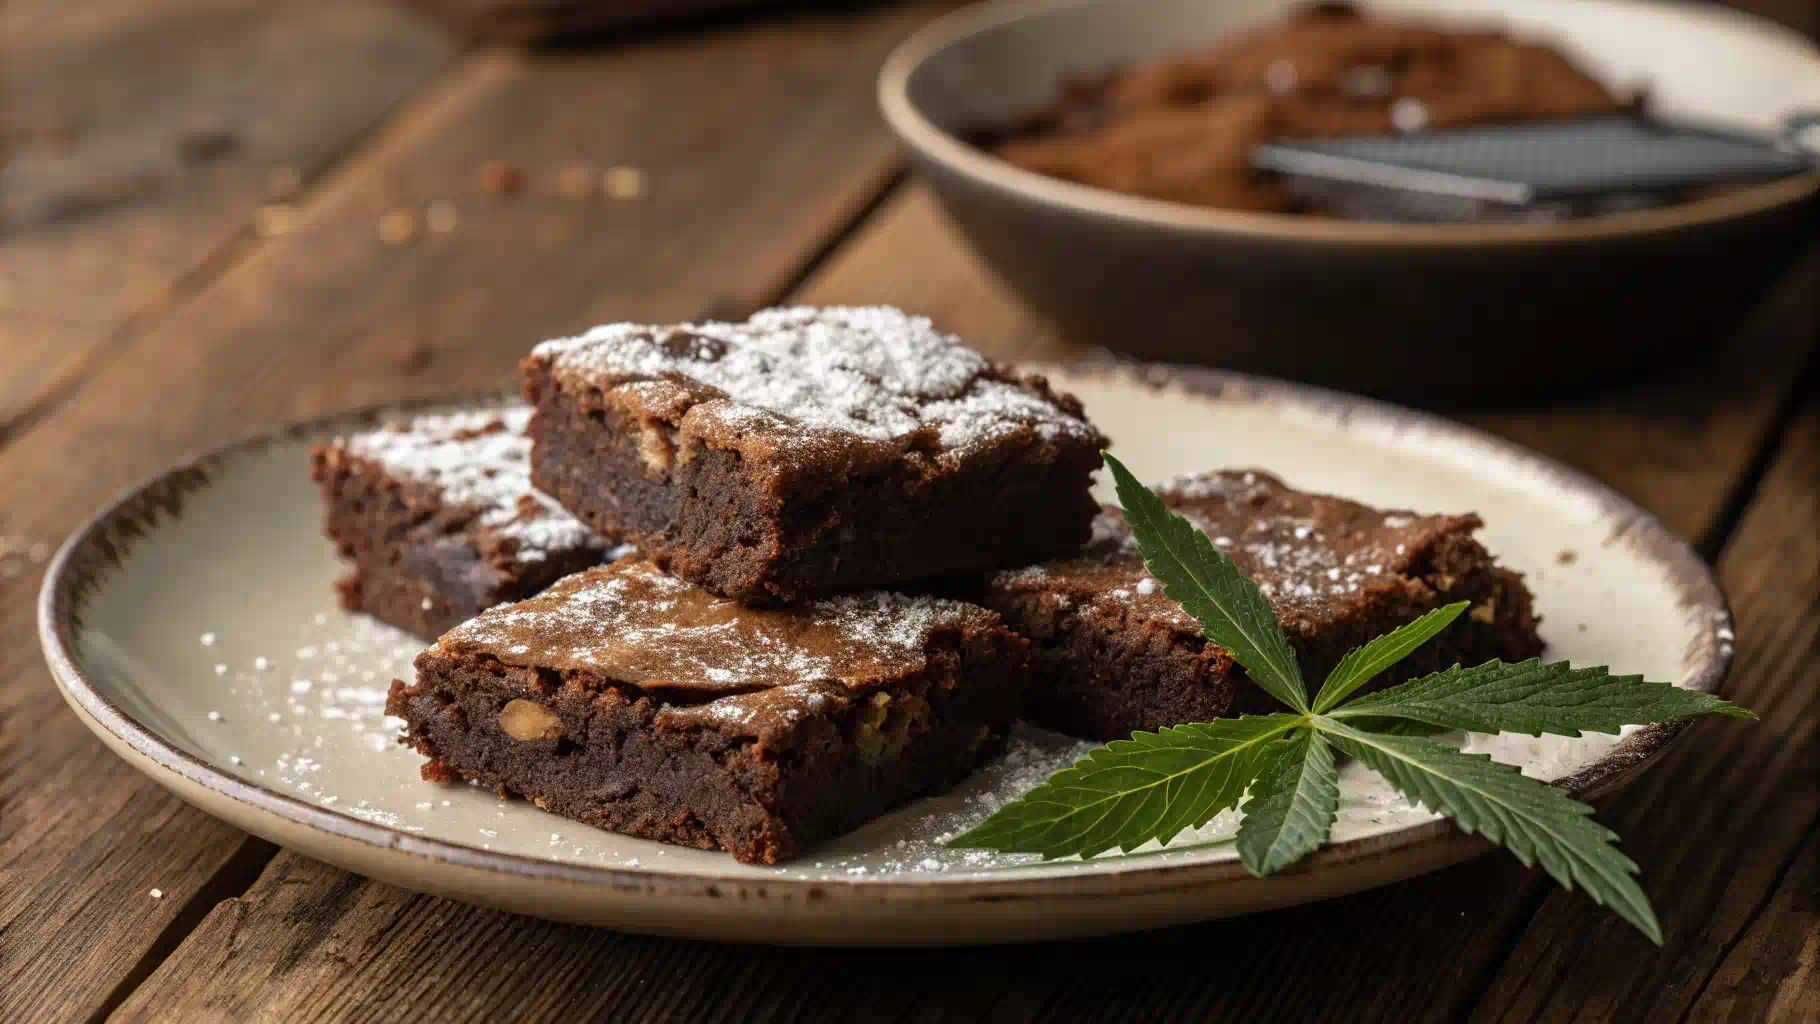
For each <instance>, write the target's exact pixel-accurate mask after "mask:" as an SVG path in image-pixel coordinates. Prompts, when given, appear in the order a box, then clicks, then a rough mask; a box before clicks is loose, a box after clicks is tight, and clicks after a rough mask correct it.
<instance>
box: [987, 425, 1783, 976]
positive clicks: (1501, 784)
mask: <svg viewBox="0 0 1820 1024" xmlns="http://www.w3.org/2000/svg"><path fill="white" fill-rule="evenodd" d="M1105 458H1106V464H1107V465H1108V466H1109V467H1110V468H1111V470H1112V475H1113V478H1114V480H1115V481H1116V483H1117V486H1118V493H1119V501H1120V502H1121V503H1122V504H1123V505H1124V508H1125V518H1126V521H1127V522H1128V523H1130V525H1131V530H1132V534H1133V536H1135V537H1136V539H1137V543H1138V550H1139V552H1140V553H1141V554H1142V555H1143V557H1144V564H1145V567H1146V568H1148V569H1149V571H1150V573H1151V575H1153V576H1155V577H1156V578H1157V579H1158V580H1160V581H1162V583H1163V592H1164V594H1166V595H1167V596H1169V597H1170V598H1173V599H1174V600H1176V601H1177V602H1179V603H1180V604H1181V606H1182V608H1183V609H1184V610H1186V611H1187V612H1188V613H1189V614H1190V615H1192V616H1194V618H1195V619H1196V620H1197V621H1198V622H1200V624H1201V627H1202V629H1203V630H1204V631H1205V632H1206V635H1207V639H1208V640H1210V641H1212V642H1213V643H1214V644H1217V645H1218V646H1220V647H1221V648H1223V649H1225V650H1226V651H1228V652H1230V653H1231V655H1232V657H1233V660H1235V661H1237V662H1238V663H1239V665H1240V666H1242V667H1243V668H1244V669H1245V672H1246V674H1247V675H1248V676H1249V678H1250V679H1251V681H1252V682H1255V683H1257V684H1258V686H1260V687H1261V688H1262V689H1264V690H1265V692H1267V693H1269V694H1270V695H1271V696H1272V697H1275V698H1276V699H1277V700H1279V701H1281V702H1283V703H1284V704H1287V705H1289V706H1290V707H1291V708H1293V709H1294V711H1295V713H1294V714H1281V713H1279V714H1272V715H1258V716H1248V717H1244V718H1236V719H1226V720H1222V721H1218V722H1208V723H1201V724H1191V725H1178V726H1174V727H1171V728H1166V729H1163V730H1161V731H1159V732H1154V733H1150V732H1138V733H1133V734H1132V736H1131V738H1130V739H1128V740H1116V741H1114V742H1112V743H1108V744H1106V745H1105V746H1102V747H1096V748H1094V749H1093V750H1091V751H1089V752H1088V753H1087V754H1086V755H1085V756H1084V757H1082V758H1081V759H1080V760H1079V761H1076V762H1075V763H1074V765H1072V766H1071V767H1068V768H1064V769H1062V770H1061V771H1059V772H1056V773H1055V774H1054V775H1052V776H1050V777H1049V779H1048V781H1046V782H1044V783H1043V784H1042V785H1040V786H1038V787H1036V788H1035V789H1033V790H1031V791H1030V792H1029V793H1026V794H1024V796H1022V797H1020V798H1019V799H1017V800H1015V801H1013V802H1012V803H1009V804H1007V805H1005V806H1004V807H1001V808H999V809H998V811H997V812H995V813H994V814H992V815H991V816H990V817H988V818H987V819H986V820H985V821H984V822H982V823H981V824H980V825H979V826H977V827H975V828H974V829H972V830H971V831H969V832H967V833H965V834H964V835H962V836H960V837H958V838H956V839H955V840H953V845H956V846H963V847H984V848H987V849H995V850H1003V851H1006V852H1015V853H1036V854H1041V855H1042V856H1043V857H1045V858H1052V857H1067V856H1073V855H1079V856H1082V857H1091V856H1094V855H1095V854H1098V853H1102V852H1104V851H1106V850H1110V849H1114V848H1117V849H1120V850H1127V851H1128V850H1132V849H1134V848H1136V847H1138V846H1141V845H1143V844H1144V843H1147V842H1149V841H1151V840H1153V839H1154V840H1157V841H1159V842H1168V841H1169V840H1170V839H1172V838H1174V837H1175V836H1176V835H1177V834H1179V833H1180V832H1181V831H1182V830H1183V829H1188V828H1194V827H1197V826H1200V825H1204V824H1206V823H1207V821H1208V820H1209V819H1211V818H1212V817H1213V816H1214V815H1215V814H1217V813H1219V812H1220V811H1222V810H1225V809H1226V808H1229V807H1234V806H1238V805H1239V802H1240V801H1241V800H1243V801H1244V805H1243V807H1241V808H1240V813H1241V815H1242V820H1241V821H1240V823H1239V833H1238V849H1239V857H1240V859H1241V860H1242V861H1243V862H1244V863H1245V866H1246V867H1247V868H1249V869H1250V870H1251V871H1252V872H1253V873H1255V874H1259V875H1268V874H1270V873H1272V872H1274V871H1278V870H1281V869H1282V868H1284V867H1287V866H1288V865H1290V864H1294V863H1295V862H1296V861H1299V860H1301V859H1302V858H1303V857H1305V856H1307V855H1308V854H1309V853H1311V852H1313V851H1314V850H1316V849H1318V848H1319V847H1320V846H1321V845H1322V844H1323V843H1325V842H1326V841H1327V838H1328V836H1329V835H1330V834H1331V833H1332V830H1333V823H1334V819H1335V816H1336V814H1337V812H1338V808H1339V769H1338V766H1337V765H1336V764H1335V757H1334V755H1335V752H1336V751H1338V752H1339V753H1344V754H1346V755H1348V756H1350V757H1352V758H1354V759H1355V760H1357V761H1359V762H1360V763H1362V764H1364V765H1365V766H1366V767H1367V768H1370V769H1371V770H1373V771H1375V772H1377V773H1378V774H1380V775H1382V776H1383V777H1384V778H1385V779H1386V780H1388V781H1389V782H1390V784H1391V785H1392V786H1393V787H1395V788H1396V789H1397V790H1399V791H1400V792H1402V793H1404V794H1405V795H1406V796H1408V797H1410V798H1411V799H1414V800H1416V801H1419V802H1420V803H1422V804H1423V805H1424V806H1426V807H1428V808H1430V809H1432V810H1435V811H1438V812H1440V813H1442V814H1445V815H1447V816H1448V817H1450V818H1452V819H1454V821H1455V823H1457V824H1458V825H1459V826H1460V828H1461V829H1463V830H1464V831H1466V832H1468V833H1478V834H1480V835H1483V836H1484V837H1486V838H1487V839H1490V840H1491V841H1493V842H1496V843H1500V844H1502V845H1504V846H1505V847H1507V848H1509V849H1510V851H1511V852H1512V853H1514V854H1515V855H1516V856H1517V859H1519V860H1521V861H1522V862H1523V863H1524V864H1525V865H1535V864H1540V865H1541V866H1542V868H1543V870H1545V871H1547V872H1548V873H1549V874H1550V875H1551V876H1553V877H1554V879H1555V880H1556V881H1558V882H1560V883H1561V884H1562V885H1563V886H1566V887H1567V888H1569V889H1573V888H1576V887H1578V888H1580V889H1582V890H1584V891H1585V892H1586V893H1587V894H1588V895H1590V896H1591V897H1592V898H1593V899H1594V900H1595V901H1597V902H1599V903H1600V904H1603V905H1606V906H1609V907H1611V908H1612V909H1613V910H1614V911H1616V912H1617V913H1618V914H1619V916H1621V917H1623V918H1624V919H1625V920H1626V921H1629V922H1630V923H1631V924H1633V925H1635V926H1636V927H1637V929H1638V930H1640V931H1642V932H1643V934H1645V935H1647V936H1649V938H1650V939H1651V940H1652V941H1654V942H1655V943H1657V944H1658V945H1660V944H1661V942H1662V928H1661V925H1660V924H1658V923H1657V921H1656V917H1655V913H1654V912H1653V911H1652V910H1651V909H1650V906H1649V899H1648V898H1647V897H1646V896H1645V895H1644V893H1643V890H1642V888H1641V887H1640V886H1638V884H1637V881H1636V879H1635V877H1634V876H1635V874H1636V872H1637V866H1636V864H1634V863H1633V862H1632V861H1631V860H1630V859H1629V858H1628V857H1626V856H1624V854H1622V853H1620V852H1619V851H1618V848H1617V847H1616V846H1615V845H1613V844H1614V842H1615V841H1616V839H1617V836H1616V835H1614V834H1613V833H1612V832H1611V831H1610V830H1609V829H1607V828H1605V827H1604V826H1602V825H1600V824H1599V823H1598V822H1596V821H1594V820H1593V818H1592V808H1590V807H1588V806H1586V805H1585V804H1582V803H1580V802H1578V801H1576V800H1573V799H1572V798H1570V797H1568V796H1567V795H1566V794H1564V793H1562V792H1561V791H1560V790H1557V789H1555V788H1554V787H1552V786H1550V785H1547V784H1546V783H1543V782H1538V781H1536V780H1534V779H1530V778H1527V777H1525V776H1524V775H1523V774H1522V772H1520V771H1518V770H1517V769H1516V768H1513V767H1511V766H1510V765H1505V764H1499V763H1498V762H1496V761H1493V760H1492V759H1491V758H1489V757H1487V756H1486V755H1484V754H1466V753H1462V752H1461V751H1459V750H1457V749H1455V748H1454V747H1451V746H1448V745H1447V744H1445V743H1441V742H1438V741H1436V740H1434V739H1431V738H1429V737H1431V736H1434V735H1436V734H1440V733H1445V732H1449V731H1452V730H1462V729H1463V730H1469V731H1473V732H1499V731H1513V732H1524V733H1528V734H1530V735H1532V736H1539V735H1542V734H1544V733H1552V734H1556V735H1564V736H1578V735H1580V734H1581V732H1582V731H1583V730H1590V731H1593V732H1605V733H1615V732H1617V731H1618V730H1619V729H1621V728H1622V727H1623V726H1626V725H1634V724H1642V723H1648V722H1663V721H1668V720H1670V719H1676V718H1687V717H1691V716H1694V715H1705V714H1720V715H1727V716H1731V717H1734V718H1755V717H1756V716H1755V715H1753V714H1751V713H1750V712H1749V711H1747V710H1745V709H1744V708H1741V707H1738V706H1737V705H1735V704H1731V703H1728V702H1726V701H1723V700H1720V699H1719V698H1717V697H1713V696H1711V695H1708V694H1704V693H1696V692H1694V691H1691V690H1683V689H1678V688H1676V687H1673V686H1668V685H1665V684H1662V683H1651V682H1645V681H1644V680H1643V679H1642V678H1641V677H1639V676H1614V675H1612V674H1611V673H1610V672H1609V671H1608V670H1606V669H1605V668H1603V667H1600V668H1574V667H1572V666H1571V665H1568V664H1566V663H1565V662H1562V663H1557V664H1553V665H1545V664H1543V663H1542V662H1541V660H1540V659H1532V660H1530V661H1525V662H1521V663H1519V664H1515V665H1507V664H1505V663H1503V662H1499V661H1492V662H1487V663H1486V664H1483V665H1480V666H1478V667H1476V668H1461V667H1460V666H1458V665H1455V666H1454V667H1452V668H1449V669H1446V670H1443V671H1441V672H1434V673H1431V674H1429V675H1426V676H1422V677H1421V678H1419V679H1412V680H1410V681H1408V682H1406V683H1403V684H1401V685H1399V686H1393V687H1390V688H1389V689H1385V690H1380V691H1378V692H1376V693H1372V694H1368V695H1366V696H1363V697H1357V698H1353V697H1352V695H1353V694H1354V693H1355V692H1356V691H1357V690H1358V689H1359V688H1360V687H1361V686H1363V685H1365V684H1366V683H1368V682H1370V681H1371V680H1373V679H1376V678H1378V677H1379V676H1381V675H1382V674H1383V673H1384V672H1385V671H1386V670H1388V669H1390V668H1391V667H1393V666H1394V665H1396V664H1397V663H1398V662H1399V661H1401V660H1402V659H1404V658H1406V657H1408V656H1409V654H1410V653H1411V652H1413V651H1415V650H1416V649H1417V648H1419V647H1421V646H1422V645H1423V644H1424V643H1426V642H1428V641H1429V640H1431V639H1433V638H1434V637H1435V636H1436V635H1438V634H1439V633H1441V632H1442V631H1444V630H1445V629H1446V628H1447V627H1448V626H1449V625H1450V624H1451V623H1452V622H1453V621H1454V620H1455V619H1456V618H1458V617H1459V616H1460V614H1461V613H1462V612H1463V611H1465V610H1466V607H1467V605H1466V604H1465V603H1464V602H1462V603H1458V604H1451V605H1447V606H1446V607H1443V608H1437V609H1434V610H1433V611H1430V612H1429V613H1427V614H1426V615H1423V616H1422V617H1421V618H1418V619H1416V620H1415V621H1413V622H1410V623H1408V624H1406V625H1404V626H1402V627H1401V628H1399V629H1396V630H1394V631H1392V632H1390V633H1387V634H1385V635H1384V636H1381V637H1378V638H1377V639H1376V640H1373V641H1371V642H1370V643H1368V644H1365V645H1364V646H1363V647H1360V648H1358V649H1357V650H1354V651H1352V652H1351V653H1349V654H1347V655H1346V657H1345V658H1343V659H1341V661H1340V663H1339V664H1338V665H1337V666H1335V668H1334V670H1333V672H1331V673H1330V674H1329V675H1328V677H1327V679H1326V681H1325V682H1324V683H1323V684H1322V686H1321V688H1320V691H1319V693H1318V694H1317V695H1316V697H1315V700H1314V703H1313V704H1312V705H1310V704H1309V701H1308V689H1307V687H1306V685H1305V684H1304V683H1303V681H1302V674H1301V669H1300V667H1299V666H1298V664H1297V661H1296V655H1295V652H1294V650H1293V649H1292V648H1291V647H1290V646H1289V639H1288V637H1287V636H1286V635H1285V634H1284V632H1283V629H1282V627H1281V626H1280V625H1279V624H1278V623H1277V620H1276V617H1275V615H1274V613H1272V611H1271V609H1270V605H1269V604H1268V603H1267V602H1266V601H1265V600H1264V595H1263V592H1262V591H1260V590H1259V589H1258V586H1257V584H1256V583H1254V582H1253V581H1252V580H1250V579H1249V578H1247V577H1246V576H1245V574H1244V573H1243V572H1242V571H1241V570H1240V569H1239V567H1238V566H1237V565H1236V564H1234V562H1233V561H1232V559H1231V558H1228V557H1227V556H1226V554H1225V553H1224V552H1222V551H1220V550H1219V548H1218V547H1216V546H1215V545H1214V544H1213V543H1212V542H1211V541H1209V540H1208V539H1207V537H1206V535H1205V534H1203V533H1201V532H1200V531H1199V530H1196V529H1195V528H1194V525H1193V524H1192V523H1190V522H1188V520H1186V519H1184V518H1182V517H1181V516H1179V515H1176V514H1175V513H1173V512H1171V511H1170V510H1169V509H1168V507H1167V506H1165V505H1164V504H1163V502H1162V501H1161V500H1160V499H1159V498H1158V497H1157V496H1156V495H1155V494H1153V493H1152V492H1151V491H1150V490H1149V489H1147V488H1145V487H1143V486H1142V485H1140V484H1139V483H1138V482H1137V480H1136V479H1135V478H1133V477H1132V475H1131V474H1130V473H1129V472H1128V471H1127V470H1126V469H1125V467H1124V466H1123V465H1121V464H1120V463H1119V461H1118V460H1117V459H1114V458H1113V457H1112V456H1110V455H1107V456H1106V457H1105ZM1349 698H1350V699H1349Z"/></svg>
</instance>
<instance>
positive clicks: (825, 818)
mask: <svg viewBox="0 0 1820 1024" xmlns="http://www.w3.org/2000/svg"><path fill="white" fill-rule="evenodd" d="M1024 660H1025V644H1024V641H1023V640H1022V639H1020V638H1018V637H1017V636H1016V635H1015V634H1013V633H1011V632H1010V631H1009V630H1007V629H1005V628H1004V627H1003V626H1002V625H1001V624H1000V622H999V618H998V616H996V615H994V614H992V613H991V612H989V611H986V610H985V609H983V608H980V607H978V606H976V605H971V604H966V603H963V602H960V601H949V600H942V599H939V598H934V597H909V596H905V595H901V594H892V593H883V592H872V593H865V594H854V595H846V596H842V597H836V598H832V599H829V600H825V601H817V602H812V603H809V604H804V605H801V606H798V607H794V608H783V609H754V608H749V607H745V606H742V605H739V604H736V603H735V602H732V601H728V600H724V599H721V598H717V597H715V596H714V595H712V594H709V593H708V592H707V591H704V590H702V589H701V588H699V587H695V586H691V585H690V584H688V583H685V582H683V581H682V580H679V579H676V578H675V577H672V576H668V575H665V574H664V573H662V572H661V571H659V570H658V569H657V568H656V567H655V566H653V565H651V564H650V563H648V562H645V561H642V560H641V559H639V558H637V557H636V556H631V557H627V558H624V559H621V560H620V561H618V562H615V563H613V564H612V565H607V566H600V567H597V568H594V569H590V570H588V571H586V572H583V573H578V574H576V575H574V576H571V577H569V578H567V579H565V580H562V581H560V582H558V583H557V584H556V585H555V586H553V587H551V588H550V589H549V590H547V591H545V592H544V593H543V594H541V595H539V596H538V597H534V598H532V599H530V600H528V601H523V602H520V603H518V604H515V605H507V606H505V607H502V608H495V609H492V610H491V611H487V612H484V613H482V614H481V615H480V616H479V617H477V618H475V619H473V620H472V621H470V622H467V623H464V624H463V625H460V626H457V627H456V628H455V629H453V630H451V631H449V632H448V633H447V634H445V635H444V636H443V637H442V639H440V640H438V641H437V642H436V645H435V646H433V647H431V648H430V649H429V650H427V651H425V652H424V653H423V654H421V655H419V656H418V658H417V663H416V667H417V681H416V683H415V684H413V685H406V684H405V683H404V682H402V681H396V682H394V683H393V684H392V691H391V695H390V698H389V699H388V701H387V702H386V712H387V713H388V714H392V715H397V716H399V717H401V718H403V719H404V720H405V722H406V723H407V729H406V738H405V742H407V743H409V744H411V745H412V746H414V747H416V748H417V750H418V751H420V752H421V753H422V754H423V755H424V756H426V757H428V758H430V761H429V763H428V764H427V765H425V766H424V768H423V776H424V778H426V779H429V780H432V781H445V780H452V779H467V780H472V781H475V782H480V783H483V784H485V785H488V786H494V787H497V788H498V789H499V791H500V792H501V793H502V794H508V793H517V794H520V795H523V796H525V797H528V798H530V799H531V800H533V801H535V802H536V804H537V805H538V806H539V807H542V808H544V809H545V810H549V811H553V812H555V813H557V814H561V815H563V816H565V817H568V818H573V819H575V820H576V821H580V822H584V823H586V824H588V825H593V826H595V827H597V828H603V829H609V830H611V831H615V832H623V833H626V834H628V835H634V836H642V837H644V838H647V839H657V840H661V841H663V842H667V843H677V844H680V845H683V846H693V847H697V848H699V849H704V850H707V849H713V848H715V847H720V848H722V849H725V850H728V851H729V852H731V853H732V854H733V856H734V857H736V858H738V859H739V860H742V861H745V862H747V863H752V864H771V863H775V862H777V861H779V860H783V859H785V858H787V857H790V856H792V855H794V854H796V853H798V852H799V851H801V850H802V849H804V848H805V847H806V846H808V845H809V844H812V843H814V842H816V841H817V840H821V839H825V838H828V837H830V836H834V835H838V834H840V833H842V832H845V831H847V830H849V829H852V828H854V827H855V826H857V825H859V824H861V823H862V822H865V821H866V820H867V819H869V818H872V817H874V816H876V815H878V814H881V813H883V812H885V811H887V810H889V809H891V808H892V807H895V806H897V805H898V804H901V803H904V802H906V801H908V800H911V799H914V798H916V797H919V796H923V795H925V794H929V793H935V792H938V791H940V790H943V789H946V788H948V787H950V786H952V785H954V784H955V783H956V782H959V781H960V780H961V779H962V778H965V777H966V776H967V774H968V773H969V772H971V771H972V770H973V768H974V766H975V765H976V764H977V763H978V762H979V761H980V760H981V759H982V758H984V757H985V756H987V755H988V754H990V753H991V752H993V751H994V750H996V749H997V748H998V747H999V746H1000V745H1001V744H1002V742H1003V740H1004V737H1005V734H1006V731H1007V730H1008V729H1009V728H1010V726H1011V724H1012V722H1013V721H1014V720H1015V719H1016V718H1017V714H1018V709H1019V705H1020V700H1021V697H1022V690H1023V681H1024Z"/></svg>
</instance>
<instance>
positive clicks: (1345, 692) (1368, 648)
mask: <svg viewBox="0 0 1820 1024" xmlns="http://www.w3.org/2000/svg"><path fill="white" fill-rule="evenodd" d="M1471 603H1472V602H1470V601H1456V602H1454V603H1453V604H1450V605H1443V606H1442V607H1440V608H1436V609H1435V610H1434V611H1432V612H1429V613H1428V614H1427V615H1424V616H1422V617H1421V618H1419V619H1417V620H1415V621H1414V622H1410V623H1406V624H1404V625H1402V626H1399V627H1398V628H1396V629H1393V630H1391V631H1390V632H1388V633H1386V634H1384V635H1383V636H1381V637H1378V638H1377V639H1376V640H1373V641H1372V642H1371V643H1368V644H1366V645H1365V646H1363V647H1360V648H1356V649H1354V650H1353V651H1352V652H1351V653H1349V654H1347V655H1346V657H1344V658H1341V659H1340V663H1339V664H1338V665H1335V666H1334V667H1333V671H1332V672H1331V673H1329V674H1328V676H1327V681H1326V682H1324V683H1322V684H1321V692H1320V694H1318V695H1317V696H1316V697H1315V699H1314V709H1315V711H1316V712H1317V713H1318V712H1322V711H1326V710H1327V709H1328V708H1331V707H1333V706H1334V705H1335V704H1338V703H1339V702H1341V701H1343V700H1345V699H1346V698H1347V697H1348V696H1350V695H1351V694H1352V691H1354V690H1356V689H1358V688H1359V687H1361V686H1364V685H1365V684H1366V683H1368V682H1370V681H1371V680H1372V678H1373V677H1375V676H1376V675H1377V674H1378V673H1380V672H1382V671H1384V670H1385V669H1387V668H1389V667H1391V666H1392V665H1395V664H1396V663H1397V662H1399V661H1402V660H1403V659H1404V658H1407V657H1409V655H1410V654H1411V653H1413V652H1414V651H1415V649H1416V648H1418V647H1420V646H1422V645H1423V644H1425V643H1427V642H1428V641H1430V640H1432V639H1434V638H1435V636H1436V635H1437V634H1439V633H1440V632H1441V630H1443V629H1446V628H1447V627H1448V625H1450V624H1451V623H1452V622H1453V620H1455V619H1457V618H1459V617H1460V613H1461V612H1463V611H1465V610H1466V609H1467V606H1469V605H1470V604H1471Z"/></svg>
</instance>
